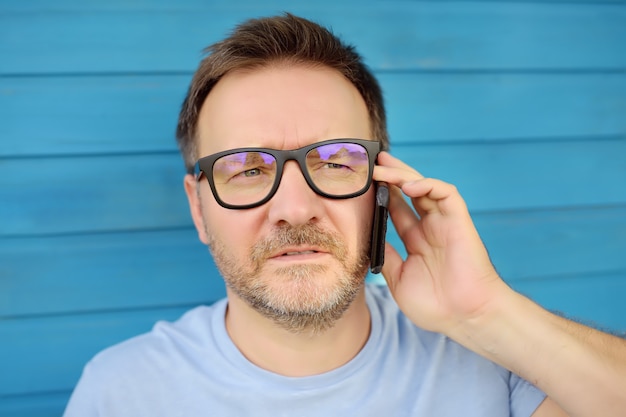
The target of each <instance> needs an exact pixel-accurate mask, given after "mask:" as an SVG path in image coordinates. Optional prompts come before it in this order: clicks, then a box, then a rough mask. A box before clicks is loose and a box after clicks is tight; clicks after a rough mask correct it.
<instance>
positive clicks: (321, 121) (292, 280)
mask: <svg viewBox="0 0 626 417" xmlns="http://www.w3.org/2000/svg"><path fill="white" fill-rule="evenodd" d="M237 39H240V40H237ZM270 39H271V41H270ZM211 50H212V51H213V55H210V56H209V57H208V58H206V59H205V60H204V61H203V63H202V64H201V66H200V69H199V70H198V74H196V76H195V77H194V81H193V82H192V86H191V88H190V92H189V95H188V97H187V100H186V101H185V104H184V106H183V109H182V112H181V119H180V120H181V121H180V123H179V140H180V141H181V148H182V151H183V153H184V154H185V158H186V164H187V166H188V168H189V167H190V166H191V167H192V168H193V167H194V165H195V162H196V160H197V159H200V158H203V159H204V161H206V160H209V161H211V162H210V164H213V165H211V168H208V169H207V171H208V172H200V173H199V175H194V174H188V175H187V176H186V178H185V189H186V192H187V196H188V198H189V202H190V207H191V213H192V217H193V220H194V223H195V225H196V228H197V230H198V234H199V237H200V239H201V240H202V241H203V242H204V243H206V244H207V245H208V246H209V248H210V250H211V253H212V255H213V257H214V258H215V261H216V265H217V266H218V268H219V269H220V272H221V273H222V276H223V277H224V280H225V281H226V284H227V291H228V295H229V298H230V299H231V301H232V300H235V299H238V300H242V301H243V302H244V304H245V305H247V306H248V307H250V308H252V309H253V310H255V311H256V312H258V313H260V314H261V315H262V316H264V317H266V318H270V319H271V320H272V321H273V322H274V323H276V324H278V325H279V326H281V327H283V328H285V329H288V330H290V331H304V330H313V331H321V330H324V329H326V328H328V327H330V326H332V325H333V323H334V322H335V321H336V320H337V319H339V318H340V317H341V316H342V314H343V312H344V311H345V310H346V309H347V308H348V307H349V306H350V305H351V303H352V301H353V300H354V299H355V297H356V296H357V294H358V293H359V291H360V290H361V289H362V285H363V281H364V278H365V275H366V273H367V266H368V254H367V250H368V248H369V231H370V228H371V222H372V213H373V204H374V198H373V192H372V189H371V188H369V181H365V182H358V181H357V182H355V184H357V183H358V184H361V185H358V186H357V188H351V187H353V185H351V183H350V181H348V182H346V181H344V180H343V179H342V178H348V179H353V178H355V176H356V177H359V178H362V172H365V173H367V172H368V169H369V174H370V175H371V168H372V166H373V161H374V159H373V158H375V153H376V150H375V149H374V148H377V147H371V146H369V145H368V144H371V143H372V142H374V143H375V142H376V141H378V142H381V141H382V142H383V143H385V144H386V142H387V137H386V133H385V125H384V109H383V107H382V97H381V94H380V89H379V87H378V85H377V83H376V81H375V79H374V78H373V77H372V76H371V74H370V73H369V72H367V70H366V69H365V67H364V66H363V65H362V64H361V63H360V60H359V58H358V56H357V55H356V54H355V53H354V51H353V50H352V49H351V48H347V47H344V46H342V45H341V44H340V43H339V42H338V41H337V39H336V38H335V37H334V36H333V35H332V34H330V33H329V32H327V31H325V30H324V29H322V28H320V27H319V26H317V25H314V24H312V23H310V22H307V21H304V20H302V19H299V18H296V17H293V16H290V15H287V16H284V17H279V18H271V19H266V20H258V21H252V22H250V23H248V24H244V25H243V26H241V27H240V28H239V29H238V30H237V31H236V32H235V34H234V35H233V36H232V37H231V38H229V39H227V40H225V41H223V42H220V43H219V44H218V45H217V46H214V47H212V48H211ZM215 55H218V56H215ZM260 57H262V58H260ZM207 74H209V75H207ZM348 75H349V76H348ZM354 80H359V84H358V86H357V84H356V83H355V82H354ZM363 80H365V81H363ZM366 86H367V89H368V90H367V91H365V92H362V91H361V89H365V87H366ZM359 87H360V88H361V89H359ZM365 96H367V97H369V101H368V99H367V98H365ZM373 114H374V115H375V117H372V115H373ZM379 132H383V133H379ZM380 135H383V136H382V137H381V136H380ZM339 138H353V139H356V140H353V143H342V144H338V143H337V142H336V141H334V140H333V139H339ZM359 140H360V141H359ZM363 144H365V145H364V146H363ZM243 148H246V150H242V149H243ZM250 148H254V150H253V151H250V150H249V149H250ZM258 148H263V149H262V150H261V151H259V150H258ZM368 148H372V149H374V150H373V151H369V150H367V149H368ZM298 149H301V150H302V151H296V150H298ZM309 149H312V150H313V152H311V155H312V156H311V157H309V156H308V155H309V154H307V156H306V157H305V156H302V157H300V156H298V158H301V159H299V160H298V161H296V160H293V159H287V160H285V161H284V163H283V162H279V163H277V161H278V160H279V159H280V158H282V157H283V156H284V157H285V158H289V157H294V158H296V156H294V155H304V153H300V154H297V153H296V152H305V153H306V152H307V151H308V150H309ZM358 149H361V150H358ZM355 150H356V152H355ZM285 151H286V152H285ZM233 152H234V154H233ZM223 155H227V157H225V158H224V157H223ZM281 155H282V156H281ZM328 155H331V157H329V156H328ZM207 157H208V158H207ZM216 158H218V159H217V161H223V163H222V162H220V167H221V168H219V169H218V168H216V165H215V163H214V162H215V161H216ZM272 158H275V159H272ZM305 158H306V159H305ZM333 158H335V159H333ZM346 158H347V159H346ZM268 161H269V162H268ZM242 162H245V163H244V164H243V165H242ZM352 162H354V163H355V165H354V166H353V165H351V164H352ZM309 163H311V165H312V166H309ZM250 164H254V165H250ZM280 164H282V166H280V167H278V165H280ZM363 164H365V168H364V170H361V167H363ZM356 165H359V167H358V169H357V167H356ZM240 166H244V168H239V167H240ZM233 167H237V168H233ZM277 167H278V168H277ZM368 167H369V168H368ZM353 168H354V169H353ZM221 169H223V172H221V171H219V172H217V171H216V170H221ZM281 170H282V172H281V174H282V176H281V177H280V176H279V178H278V180H277V182H273V181H274V180H273V179H271V178H275V175H276V172H277V171H281ZM191 172H194V170H193V169H191ZM231 173H232V175H231ZM202 174H204V175H202ZM344 174H345V176H344ZM205 176H206V179H209V180H210V181H207V180H206V179H205ZM266 178H267V179H268V181H265V179H266ZM370 178H371V177H370ZM327 179H330V181H331V183H332V184H335V185H337V187H336V188H335V187H333V186H332V184H331V185H330V186H329V185H328V184H329V183H328V182H324V181H327ZM259 181H260V182H259ZM209 182H212V183H213V184H212V185H213V186H214V188H213V189H210V187H209ZM216 182H220V184H221V185H220V187H221V188H220V189H219V190H217V191H216V189H215V183H216ZM271 183H274V184H275V185H276V186H277V188H275V189H273V190H272V191H271V193H266V191H265V190H268V189H269V188H263V187H264V185H263V184H266V185H267V184H271ZM257 184H261V189H262V191H261V193H260V194H258V193H257V191H256V190H257V189H258V187H257ZM316 185H317V186H319V188H320V189H317V190H316V189H315V186H316ZM232 187H234V188H235V193H234V194H233V193H232V192H231V191H230V190H231V189H232ZM359 187H360V188H359ZM350 190H352V191H353V192H354V196H351V195H349V194H350ZM320 191H322V193H320ZM248 192H250V194H248ZM220 193H221V194H220ZM324 194H341V196H339V198H328V195H324ZM262 196H267V198H266V199H265V200H263V199H262ZM345 197H350V198H345ZM224 203H228V204H234V205H236V206H238V207H235V208H240V209H234V208H233V207H229V206H228V204H224ZM242 205H243V206H245V207H242ZM231 305H232V304H231Z"/></svg>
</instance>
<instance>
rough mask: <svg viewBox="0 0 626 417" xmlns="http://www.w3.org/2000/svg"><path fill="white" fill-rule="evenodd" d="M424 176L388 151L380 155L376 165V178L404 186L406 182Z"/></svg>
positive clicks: (376, 179)
mask: <svg viewBox="0 0 626 417" xmlns="http://www.w3.org/2000/svg"><path fill="white" fill-rule="evenodd" d="M421 178H424V177H423V175H422V174H420V173H419V172H418V171H416V170H415V169H413V168H411V167H410V166H409V165H407V164H405V163H404V162H402V161H400V160H399V159H397V158H394V157H393V156H391V155H389V154H388V153H386V152H385V153H381V154H380V155H379V156H378V165H376V166H375V167H374V180H375V181H384V182H386V183H388V184H392V185H396V186H398V187H402V185H404V184H405V183H408V182H411V181H416V180H419V179H421Z"/></svg>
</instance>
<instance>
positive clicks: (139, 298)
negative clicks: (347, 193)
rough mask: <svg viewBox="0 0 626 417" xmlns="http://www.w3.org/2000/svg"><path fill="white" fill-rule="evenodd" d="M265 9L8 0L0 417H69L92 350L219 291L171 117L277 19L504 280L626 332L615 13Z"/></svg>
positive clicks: (2, 51)
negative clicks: (438, 196) (456, 214)
mask: <svg viewBox="0 0 626 417" xmlns="http://www.w3.org/2000/svg"><path fill="white" fill-rule="evenodd" d="M262 3H263V5H262V6H261V5H260V4H261V2H255V1H252V0H239V1H231V2H225V1H224V2H218V1H201V0H180V1H176V0H108V1H107V0H100V1H83V0H55V1H44V0H24V1H20V0H14V1H10V0H9V1H7V0H0V416H11V417H18V416H57V415H59V414H61V412H62V409H63V407H64V404H65V402H66V401H67V398H68V396H69V393H70V392H71V389H72V387H73V386H74V384H75V383H76V381H77V379H78V377H79V374H80V371H81V368H82V366H83V365H84V363H85V362H86V361H87V360H88V359H89V358H90V357H91V356H92V355H93V354H94V353H96V352H97V351H99V350H100V349H102V348H104V347H105V346H108V345H110V344H113V343H115V342H117V341H120V340H122V339H125V338H127V337H129V336H132V335H134V334H137V333H140V332H144V331H146V330H148V329H149V328H150V327H151V325H152V324H153V323H154V322H155V321H156V320H159V319H174V318H176V317H177V316H179V315H180V314H181V313H182V312H183V311H185V310H186V309H189V308H191V307H192V306H194V305H197V304H198V303H210V302H212V301H214V300H216V299H217V298H219V297H221V296H223V294H224V290H223V285H222V282H221V280H220V278H219V276H218V274H217V273H216V271H215V269H214V266H213V264H212V261H211V259H210V257H209V255H208V253H207V251H206V249H205V248H204V247H203V246H202V245H201V244H200V243H199V242H198V241H197V239H196V235H195V232H194V230H193V227H192V224H191V221H190V218H189V215H188V211H187V207H186V200H185V197H184V194H183V189H182V176H183V174H184V170H183V165H182V162H181V159H180V157H179V155H178V152H177V149H176V147H175V141H174V128H175V124H176V118H177V112H178V108H179V105H180V103H181V101H182V99H183V96H184V94H185V92H186V88H187V83H188V82H189V80H190V77H191V74H192V72H193V71H194V69H195V67H196V65H197V63H198V61H199V59H200V57H201V54H200V51H201V49H202V48H203V47H204V46H206V45H208V44H209V43H212V42H214V41H216V40H218V39H220V38H221V37H222V36H223V35H224V34H226V33H227V31H229V30H230V28H231V27H232V26H233V25H234V24H235V23H237V22H239V21H240V20H242V19H244V18H248V17H254V16H262V15H269V14H274V13H277V12H280V11H282V10H289V11H292V12H294V13H296V14H301V15H303V16H305V17H309V18H312V19H314V20H317V21H319V22H321V23H323V24H326V25H330V26H331V27H333V28H334V30H335V32H336V33H338V34H340V35H341V36H342V37H343V38H344V39H345V40H347V41H349V42H351V43H355V44H356V45H358V47H359V48H360V51H361V52H362V54H363V55H364V56H365V58H366V61H367V63H368V64H369V65H370V66H371V67H372V68H373V69H374V71H375V72H376V74H377V75H378V76H379V77H380V80H381V82H382V84H383V87H384V89H385V92H386V101H387V103H388V109H389V122H390V132H391V136H392V150H393V152H394V153H395V154H397V155H400V156H402V157H403V158H405V159H406V160H407V161H408V162H410V163H411V164H412V165H414V166H415V167H417V168H418V169H419V170H421V171H422V172H423V173H424V174H426V175H429V176H434V177H439V178H442V179H444V180H447V181H451V182H453V183H455V184H456V185H457V186H458V187H459V189H460V190H461V192H462V193H463V195H464V196H465V197H466V200H467V202H468V205H469V207H470V209H471V211H472V213H473V215H474V218H475V221H476V224H477V227H478V228H479V231H480V232H481V234H482V236H483V237H484V240H485V241H486V243H487V245H488V247H489V249H490V253H491V255H492V257H493V260H494V262H495V263H496V265H497V267H498V269H499V271H500V272H501V274H502V275H503V277H505V278H506V280H507V281H508V282H509V283H510V284H511V285H512V286H513V287H515V288H517V289H519V290H520V291H522V292H524V293H526V294H528V295H529V296H531V297H532V298H534V299H535V300H537V301H538V302H540V303H541V304H543V305H544V306H546V307H548V308H551V309H555V310H559V311H562V312H563V313H564V314H566V315H568V316H572V317H577V318H579V319H581V320H583V321H587V322H592V323H596V324H597V325H598V326H601V327H604V328H607V329H612V330H615V331H620V332H621V331H624V330H626V304H625V303H624V302H623V299H624V298H626V254H625V253H624V252H625V249H626V185H625V184H626V2H624V1H601V2H599V1H557V0H554V1H547V0H546V1H539V0H537V1H519V2H515V1H483V2H478V1H457V2H452V1H409V0H402V1H400V0H399V1H343V2H339V1H336V0H332V1H331V0H315V1H313V0H311V1H307V2H299V3H296V2H288V1H279V0H275V1H267V2H262ZM390 241H391V242H395V243H396V244H397V243H398V239H397V237H396V236H395V235H392V236H390Z"/></svg>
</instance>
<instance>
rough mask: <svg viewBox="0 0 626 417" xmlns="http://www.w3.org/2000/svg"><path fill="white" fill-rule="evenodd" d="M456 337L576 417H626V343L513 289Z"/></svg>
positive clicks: (468, 323) (457, 331) (455, 337)
mask: <svg viewBox="0 0 626 417" xmlns="http://www.w3.org/2000/svg"><path fill="white" fill-rule="evenodd" d="M454 333H455V334H452V335H451V336H452V337H453V338H454V339H456V340H457V341H459V342H460V343H462V344H464V345H466V346H467V347H468V348H470V349H472V350H474V351H475V352H477V353H479V354H481V355H483V356H485V357H487V358H488V359H490V360H492V361H494V362H496V363H498V364H500V365H502V366H504V367H505V368H507V369H509V370H511V371H512V372H514V373H516V374H518V375H519V376H521V377H523V378H524V379H526V380H528V381H530V382H532V383H533V384H535V385H536V386H537V387H539V388H540V389H542V390H543V391H544V392H546V394H547V395H548V396H550V397H551V398H552V399H553V400H554V401H556V402H557V403H558V404H559V405H560V406H561V407H562V408H563V409H564V410H566V411H567V412H568V413H569V414H570V415H571V416H573V417H574V416H580V417H584V416H599V415H601V416H618V415H619V416H623V415H624V412H625V410H626V341H625V340H623V339H620V338H617V337H614V336H611V335H608V334H605V333H602V332H599V331H597V330H594V329H591V328H589V327H586V326H582V325H580V324H577V323H574V322H572V321H569V320H566V319H564V318H562V317H558V316H556V315H554V314H552V313H550V312H548V311H546V310H544V309H542V308H541V307H539V306H538V305H536V304H535V303H533V302H532V301H530V300H528V299H527V298H525V297H523V296H521V295H520V294H517V293H515V292H513V291H510V290H509V291H505V292H504V296H503V297H502V298H500V299H499V300H498V301H497V302H496V305H495V306H494V308H493V309H492V310H491V312H490V313H489V314H485V315H483V316H481V317H479V318H476V319H474V320H471V321H469V322H466V323H465V324H464V325H462V326H459V327H458V328H457V329H456V331H455V332H454Z"/></svg>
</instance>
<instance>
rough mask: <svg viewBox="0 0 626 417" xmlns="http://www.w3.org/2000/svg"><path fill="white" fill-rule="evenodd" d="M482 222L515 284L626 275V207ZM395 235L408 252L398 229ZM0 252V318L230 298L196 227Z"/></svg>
mask: <svg viewBox="0 0 626 417" xmlns="http://www.w3.org/2000/svg"><path fill="white" fill-rule="evenodd" d="M474 220H475V223H476V227H477V228H478V230H479V232H480V233H481V236H482V238H483V240H484V242H485V244H486V245H487V247H488V248H489V251H490V255H491V257H492V260H493V262H494V264H495V265H496V267H497V268H498V271H499V272H500V274H502V276H503V277H504V278H505V279H506V280H507V281H509V282H511V283H514V284H516V283H518V282H525V281H528V280H538V279H546V278H553V277H563V276H572V275H575V274H578V273H581V272H583V273H585V274H591V273H593V274H599V273H604V272H606V271H618V270H623V271H626V258H625V257H624V256H623V250H624V247H626V205H624V206H620V207H608V208H587V209H563V210H554V211H530V212H504V213H479V214H477V215H476V216H474ZM388 241H389V242H390V243H391V244H393V245H394V247H396V248H397V249H398V250H402V248H403V247H402V244H401V242H400V240H399V238H398V236H397V234H396V233H395V231H394V230H393V228H392V227H390V228H389V235H388ZM0 254H2V256H3V260H2V262H1V265H2V267H1V269H0V271H1V272H0V317H1V316H4V317H13V316H28V315H43V314H69V313H76V312H81V311H82V312H84V311H99V310H116V309H125V308H148V307H152V306H159V305H161V306H162V305H181V304H199V303H208V302H211V301H213V300H216V299H219V298H221V297H223V296H224V295H225V291H224V286H223V283H222V278H221V277H220V275H219V273H218V271H217V270H216V268H215V266H214V264H213V263H212V260H211V259H210V256H209V254H208V251H207V250H206V248H205V247H204V246H203V245H202V244H201V243H200V242H199V241H198V240H197V237H196V235H195V232H194V231H193V230H192V229H186V230H171V231H160V232H141V233H140V232H136V233H106V234H98V235H74V236H52V237H33V238H7V239H3V240H0ZM33 260H36V262H33ZM33 289H37V290H36V291H34V290H33ZM121 289H123V290H121Z"/></svg>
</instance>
